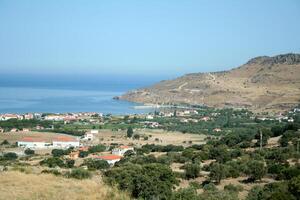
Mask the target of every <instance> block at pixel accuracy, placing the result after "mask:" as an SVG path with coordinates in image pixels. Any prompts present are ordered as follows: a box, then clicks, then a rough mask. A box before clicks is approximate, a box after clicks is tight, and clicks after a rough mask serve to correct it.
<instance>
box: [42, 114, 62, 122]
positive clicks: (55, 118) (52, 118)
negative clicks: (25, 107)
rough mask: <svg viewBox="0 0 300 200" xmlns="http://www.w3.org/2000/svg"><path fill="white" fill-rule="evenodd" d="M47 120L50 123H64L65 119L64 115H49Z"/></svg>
mask: <svg viewBox="0 0 300 200" xmlns="http://www.w3.org/2000/svg"><path fill="white" fill-rule="evenodd" d="M45 120H49V121H63V120H64V117H63V116H62V115H47V116H45Z"/></svg>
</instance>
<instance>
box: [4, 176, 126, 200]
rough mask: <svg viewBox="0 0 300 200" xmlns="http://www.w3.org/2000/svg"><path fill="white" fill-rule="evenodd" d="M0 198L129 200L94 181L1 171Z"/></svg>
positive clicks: (22, 199)
mask: <svg viewBox="0 0 300 200" xmlns="http://www.w3.org/2000/svg"><path fill="white" fill-rule="evenodd" d="M0 194H1V195H0V199H1V200H2V199H3V200H8V199H9V200H13V199H16V200H17V199H18V200H48V199H51V200H52V199H55V200H65V199H66V200H67V199H72V200H84V199H91V200H96V199H99V200H106V199H120V200H121V199H122V200H126V199H130V198H129V197H128V196H127V195H126V194H124V193H121V192H119V191H117V190H116V189H114V188H110V187H108V186H106V185H104V184H103V183H101V182H99V181H98V182H97V181H95V180H76V179H66V178H62V177H56V176H54V175H51V174H40V175H36V174H24V173H21V172H16V171H14V172H13V171H10V172H1V173H0Z"/></svg>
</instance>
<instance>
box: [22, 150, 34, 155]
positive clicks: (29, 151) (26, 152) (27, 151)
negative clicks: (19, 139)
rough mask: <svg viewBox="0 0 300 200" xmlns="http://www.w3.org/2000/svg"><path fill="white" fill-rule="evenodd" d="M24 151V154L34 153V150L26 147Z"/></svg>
mask: <svg viewBox="0 0 300 200" xmlns="http://www.w3.org/2000/svg"><path fill="white" fill-rule="evenodd" d="M24 153H25V154H26V155H33V154H34V150H31V149H26V150H25V151H24Z"/></svg>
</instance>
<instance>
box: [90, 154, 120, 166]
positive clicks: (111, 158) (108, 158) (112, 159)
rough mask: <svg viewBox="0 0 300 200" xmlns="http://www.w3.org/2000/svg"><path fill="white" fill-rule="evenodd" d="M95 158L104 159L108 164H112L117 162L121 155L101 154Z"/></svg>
mask: <svg viewBox="0 0 300 200" xmlns="http://www.w3.org/2000/svg"><path fill="white" fill-rule="evenodd" d="M94 158H95V159H99V160H105V161H106V162H107V163H108V164H110V165H114V164H115V163H116V162H119V161H120V160H121V158H122V156H118V155H103V156H95V157H94Z"/></svg>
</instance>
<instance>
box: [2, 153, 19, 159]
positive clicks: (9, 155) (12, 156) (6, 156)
mask: <svg viewBox="0 0 300 200" xmlns="http://www.w3.org/2000/svg"><path fill="white" fill-rule="evenodd" d="M3 158H4V159H5V160H16V159H17V158H18V155H17V154H16V153H14V152H8V153H5V154H4V155H3Z"/></svg>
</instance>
